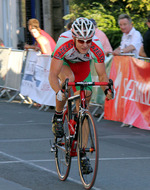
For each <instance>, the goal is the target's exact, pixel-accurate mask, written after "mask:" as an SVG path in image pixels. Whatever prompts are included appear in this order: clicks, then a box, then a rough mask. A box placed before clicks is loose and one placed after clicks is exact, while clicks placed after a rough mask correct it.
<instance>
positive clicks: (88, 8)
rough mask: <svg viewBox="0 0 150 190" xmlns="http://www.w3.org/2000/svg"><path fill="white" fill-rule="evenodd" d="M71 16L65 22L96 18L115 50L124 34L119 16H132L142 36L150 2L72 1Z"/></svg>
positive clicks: (134, 0)
mask: <svg viewBox="0 0 150 190" xmlns="http://www.w3.org/2000/svg"><path fill="white" fill-rule="evenodd" d="M69 2H70V14H68V15H65V16H64V19H65V20H71V21H73V20H75V19H76V18H78V17H86V18H94V19H95V20H96V22H97V26H98V28H99V29H100V30H102V31H103V32H105V33H106V35H107V37H108V38H109V40H110V43H111V45H112V47H113V49H114V48H116V47H118V46H119V44H120V40H121V36H122V32H121V31H120V28H119V26H118V16H119V15H120V14H122V13H127V14H129V15H130V16H131V18H132V21H133V25H134V27H135V28H136V29H137V30H139V31H140V32H141V33H142V35H143V34H144V33H145V31H146V30H147V26H146V25H145V18H146V17H147V16H148V14H149V13H150V0H105V1H104V0H94V2H93V0H82V1H81V0H70V1H69Z"/></svg>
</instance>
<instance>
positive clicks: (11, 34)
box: [0, 0, 69, 49]
mask: <svg viewBox="0 0 150 190" xmlns="http://www.w3.org/2000/svg"><path fill="white" fill-rule="evenodd" d="M68 13H69V0H0V26H1V30H0V38H1V39H2V40H3V41H4V45H5V46H6V47H10V48H13V49H23V46H24V43H29V44H32V43H33V42H34V39H33V38H32V36H31V35H30V33H29V31H28V28H27V22H28V20H29V19H30V18H36V19H38V20H39V22H40V27H41V28H42V29H44V30H45V31H46V32H47V33H49V34H50V35H51V36H52V37H53V38H54V40H55V41H57V39H58V36H59V35H60V33H62V32H63V31H64V30H65V29H64V25H65V21H64V20H63V16H64V15H66V14H68Z"/></svg>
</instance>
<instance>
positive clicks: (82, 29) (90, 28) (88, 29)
mask: <svg viewBox="0 0 150 190" xmlns="http://www.w3.org/2000/svg"><path fill="white" fill-rule="evenodd" d="M71 31H72V35H73V36H74V37H76V38H80V39H82V38H84V39H85V38H86V39H87V38H92V37H93V36H94V34H95V26H94V24H93V22H92V21H90V20H89V19H87V18H82V17H80V18H77V19H76V20H75V21H74V22H73V24H72V28H71Z"/></svg>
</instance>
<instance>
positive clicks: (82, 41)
mask: <svg viewBox="0 0 150 190" xmlns="http://www.w3.org/2000/svg"><path fill="white" fill-rule="evenodd" d="M77 40H78V42H79V43H80V44H84V42H85V43H87V44H90V43H91V42H92V39H90V40H80V39H78V38H77Z"/></svg>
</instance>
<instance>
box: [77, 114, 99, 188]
mask: <svg viewBox="0 0 150 190" xmlns="http://www.w3.org/2000/svg"><path fill="white" fill-rule="evenodd" d="M87 121H88V125H87ZM85 123H86V125H85ZM87 126H88V128H87ZM83 127H84V128H86V129H88V130H89V132H88V134H86V133H85V132H84V133H83V132H82V128H83ZM88 130H86V131H88ZM84 131H85V130H84ZM83 136H84V138H86V137H85V136H87V139H88V140H87V144H86V147H84V148H83V146H84V145H82V144H84V143H83V142H82V141H83V140H82V137H83ZM83 151H85V153H86V157H88V158H89V161H90V164H91V167H92V168H93V172H92V173H89V174H84V172H83V168H82V166H81V154H82V153H83ZM77 152H78V166H79V174H80V178H81V181H82V183H83V186H84V188H85V189H91V188H92V186H93V185H94V183H95V179H96V176H97V169H98V158H99V148H98V137H97V131H96V126H95V124H94V120H93V118H92V115H91V114H90V112H89V111H86V112H85V114H83V116H81V118H80V126H79V133H78V149H77Z"/></svg>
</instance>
